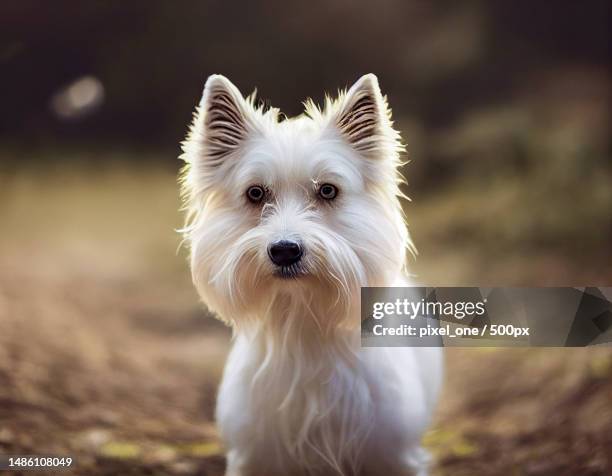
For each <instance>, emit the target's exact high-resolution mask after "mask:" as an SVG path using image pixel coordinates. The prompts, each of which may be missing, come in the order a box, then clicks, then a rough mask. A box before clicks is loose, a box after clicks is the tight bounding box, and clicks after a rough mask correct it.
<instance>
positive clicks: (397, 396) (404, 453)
mask: <svg viewBox="0 0 612 476" xmlns="http://www.w3.org/2000/svg"><path fill="white" fill-rule="evenodd" d="M305 107H306V110H305V114H303V115H302V116H300V117H297V118H293V119H285V118H284V116H282V115H280V114H279V111H278V110H277V109H274V108H271V109H268V110H267V111H266V110H264V109H263V108H262V107H256V106H255V105H254V97H253V96H251V97H249V98H247V99H244V97H243V96H242V95H241V94H240V92H239V91H238V89H237V88H236V87H235V86H234V85H233V84H232V83H231V82H230V81H229V80H227V79H226V78H224V77H223V76H219V75H214V76H211V77H210V78H209V79H208V81H207V82H206V86H205V88H204V95H203V97H202V100H201V102H200V105H199V107H198V109H197V110H196V113H195V117H194V121H193V125H192V127H191V130H190V133H189V135H188V137H187V139H186V141H185V142H184V143H183V151H184V154H183V156H182V158H183V159H184V160H185V162H186V166H185V170H184V175H183V193H184V200H185V206H186V209H187V214H188V218H187V225H186V228H185V230H184V232H185V237H186V240H187V242H188V243H189V244H190V248H191V268H192V276H193V281H194V283H195V286H196V288H197V290H198V292H199V294H200V296H201V297H202V299H203V300H204V302H205V303H206V304H207V305H208V307H209V308H210V309H211V310H212V311H214V312H215V313H216V314H217V315H218V316H219V318H220V319H222V320H223V321H225V322H227V323H228V324H230V325H231V326H232V328H233V330H234V346H233V349H232V351H231V354H230V356H229V360H228V362H227V365H226V368H225V373H224V377H223V382H222V384H221V388H220V392H219V398H218V404H217V420H218V424H219V427H220V431H221V435H222V438H223V440H224V443H225V444H226V446H227V473H226V474H227V475H228V476H281V475H282V476H288V475H347V476H348V475H360V476H363V475H384V476H394V475H397V476H399V475H402V476H403V475H413V474H417V475H424V474H426V473H427V464H426V462H427V455H426V453H425V451H424V450H423V449H422V448H421V447H420V440H421V437H422V434H423V431H424V430H425V429H426V427H427V426H428V424H429V421H430V418H431V414H432V410H433V407H434V405H435V401H436V398H437V393H438V388H439V384H440V380H441V374H442V356H441V353H440V350H439V349H433V348H363V349H362V348H361V347H360V338H359V336H360V334H359V324H360V312H359V301H360V287H361V286H398V285H399V286H402V285H406V281H404V279H403V277H402V276H403V274H402V273H403V270H404V262H405V253H406V249H407V248H408V247H410V246H411V242H410V238H409V236H408V232H407V229H406V225H405V223H404V218H403V213H402V208H401V205H400V201H399V198H400V197H401V192H400V190H399V185H400V183H401V176H400V174H399V173H398V170H397V167H398V165H399V164H400V161H399V154H400V152H401V151H402V144H401V142H400V136H399V134H398V133H397V132H396V131H395V130H394V129H393V127H392V122H391V116H390V111H389V109H388V106H387V102H386V98H385V97H383V96H382V94H381V92H380V89H379V87H378V81H377V79H376V77H375V76H374V75H372V74H369V75H366V76H363V77H362V78H361V79H359V81H357V83H356V84H355V85H354V86H353V87H351V88H350V90H348V92H345V93H342V94H340V96H339V97H338V98H337V99H335V100H332V99H330V98H327V100H326V102H325V106H324V107H323V108H322V109H318V108H317V107H316V106H315V105H314V104H313V103H312V101H308V102H307V103H306V104H305Z"/></svg>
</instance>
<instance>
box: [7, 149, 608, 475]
mask: <svg viewBox="0 0 612 476" xmlns="http://www.w3.org/2000/svg"><path fill="white" fill-rule="evenodd" d="M95 159H96V160H92V163H95V164H98V166H95V167H94V166H89V167H88V168H85V167H82V166H75V165H70V164H69V163H68V164H63V165H61V164H60V165H57V164H55V165H45V166H43V165H23V166H19V167H17V168H14V169H5V170H4V171H2V172H0V223H1V227H2V233H1V234H0V452H2V453H13V454H17V453H19V454H45V453H46V454H71V455H74V456H75V457H76V458H77V462H78V464H77V466H76V469H74V471H73V474H87V475H90V474H91V475H111V474H121V475H163V474H168V475H181V474H185V475H194V474H199V475H206V476H216V475H221V474H223V467H224V462H223V456H222V454H223V453H222V448H221V447H220V446H219V443H218V440H217V437H216V432H215V428H214V423H213V421H212V414H213V405H214V399H215V392H216V386H217V383H218V381H219V378H220V375H221V370H222V365H223V361H224V358H225V355H226V353H227V349H228V345H229V340H230V332H229V331H228V329H226V328H225V327H223V326H222V325H221V324H219V323H218V322H217V321H216V320H214V319H212V318H210V317H209V316H207V315H206V313H205V311H204V310H203V307H202V306H201V305H200V304H199V303H198V299H197V296H196V294H195V292H194V290H193V289H192V286H191V283H190V278H189V274H188V270H187V264H186V253H185V251H184V250H181V249H179V242H180V238H179V236H178V234H177V233H175V232H174V229H175V228H177V227H179V226H180V221H181V220H180V216H179V214H178V213H177V208H178V198H177V190H176V185H175V171H174V170H167V169H164V168H162V167H160V166H157V165H153V166H151V167H150V168H147V167H148V165H147V164H148V163H149V162H148V161H147V160H145V159H143V160H141V161H140V162H139V166H138V168H137V167H135V166H131V167H127V166H124V165H112V160H111V163H109V161H108V160H106V158H105V157H95ZM118 163H119V162H118ZM152 163H155V161H153V162H152ZM102 164H103V165H102ZM608 188H609V187H608ZM524 190H532V192H531V194H530V193H527V194H525V192H524ZM601 190H604V192H602V193H604V196H603V197H600V198H599V200H600V201H601V202H602V203H609V198H610V197H609V191H606V190H608V189H607V188H602V189H601ZM537 193H538V192H537V190H535V189H531V188H530V187H528V186H526V184H525V183H524V182H518V181H513V180H512V179H511V178H508V179H507V180H506V181H505V182H504V185H503V187H500V186H499V184H496V183H491V184H489V185H488V188H484V189H483V186H482V185H480V186H479V187H470V184H469V183H468V184H456V185H455V186H453V187H451V188H447V189H444V190H441V191H440V193H439V194H438V193H435V194H429V195H427V196H424V197H422V199H418V197H415V201H414V202H412V203H411V204H410V205H408V208H407V213H408V217H409V221H410V224H411V229H412V230H413V235H414V238H415V241H416V244H417V246H418V248H419V250H420V255H419V257H418V259H416V261H415V262H414V263H413V269H414V270H415V273H416V274H417V276H418V279H420V280H421V281H422V282H426V283H428V284H466V285H470V284H473V285H475V284H482V285H492V284H496V285H511V284H523V285H572V284H576V285H577V284H580V283H588V284H592V285H604V284H608V285H610V283H612V266H611V263H612V259H611V255H610V250H609V242H608V241H607V240H608V239H609V235H606V234H605V233H610V230H609V229H608V228H606V227H608V226H609V223H607V222H606V221H605V219H604V220H603V223H602V220H601V218H602V216H601V215H593V213H590V212H589V211H588V210H587V208H586V207H585V203H583V202H581V201H580V200H579V199H577V198H576V197H575V196H566V195H565V192H563V193H559V195H558V196H555V197H553V198H552V199H551V200H553V201H554V203H555V206H554V208H553V209H551V210H549V209H547V208H546V205H545V204H544V203H543V202H542V200H541V197H540V196H538V195H537ZM595 199H597V197H587V198H586V199H584V201H585V202H588V201H590V200H595ZM527 208H529V209H530V210H536V211H537V216H538V219H537V221H536V220H534V219H533V218H529V217H530V216H531V215H525V214H521V213H518V212H517V210H524V209H527ZM500 210H503V211H505V213H500ZM510 211H512V212H510ZM604 213H606V212H604ZM577 216H580V220H581V227H582V229H585V228H587V229H590V230H592V231H594V232H593V233H589V235H592V236H589V237H586V238H585V237H584V236H583V234H581V233H583V232H580V234H579V232H575V233H576V234H575V235H572V233H574V229H575V228H576V226H575V222H574V221H573V220H575V219H576V217H577ZM606 216H607V215H603V217H604V218H605V217H606ZM530 220H531V221H530ZM589 227H590V228H589ZM534 236H544V237H545V238H544V242H542V243H539V242H537V240H536V239H535V238H533V237H534ZM551 236H563V237H565V239H566V241H563V242H561V243H557V242H554V241H550V240H549V241H546V237H551ZM581 240H582V241H581ZM606 243H607V244H606ZM177 250H178V251H177ZM447 364H448V371H447V381H446V386H445V389H444V393H443V398H442V401H441V404H440V407H439V411H438V413H437V416H436V421H435V425H434V426H433V428H432V429H431V431H430V432H429V433H428V434H427V435H426V438H425V444H426V445H427V446H428V447H429V448H430V449H431V450H432V452H433V453H434V454H435V455H436V465H435V469H434V473H433V474H434V475H438V476H442V475H444V476H446V475H449V476H472V475H496V476H497V475H550V476H552V475H554V476H559V475H593V476H595V475H609V474H612V460H611V458H612V348H610V347H607V348H606V347H602V348H589V349H449V350H448V351H447ZM13 474H14V473H13ZM28 474H34V473H28ZM36 474H40V473H36ZM63 474H68V473H63Z"/></svg>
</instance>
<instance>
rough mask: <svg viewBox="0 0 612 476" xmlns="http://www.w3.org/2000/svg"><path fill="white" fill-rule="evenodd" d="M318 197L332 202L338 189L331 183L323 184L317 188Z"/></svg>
mask: <svg viewBox="0 0 612 476" xmlns="http://www.w3.org/2000/svg"><path fill="white" fill-rule="evenodd" d="M319 195H320V197H321V198H323V199H324V200H333V199H334V198H336V195H338V189H337V188H336V186H335V185H332V184H331V183H324V184H323V185H321V186H320V187H319Z"/></svg>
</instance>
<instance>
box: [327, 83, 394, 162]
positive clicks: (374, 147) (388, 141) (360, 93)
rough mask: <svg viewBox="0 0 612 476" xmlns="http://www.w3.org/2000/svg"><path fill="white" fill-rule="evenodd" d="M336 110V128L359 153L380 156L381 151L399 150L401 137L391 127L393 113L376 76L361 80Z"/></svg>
mask: <svg viewBox="0 0 612 476" xmlns="http://www.w3.org/2000/svg"><path fill="white" fill-rule="evenodd" d="M336 106H337V109H336V111H335V114H334V118H333V120H334V121H335V125H336V127H337V128H338V129H339V130H340V133H341V134H342V135H343V136H344V138H345V139H346V140H347V141H348V142H349V144H351V145H352V146H353V147H354V148H355V150H357V151H358V152H360V153H362V154H364V155H365V156H377V155H379V153H380V151H381V148H385V147H387V146H393V147H395V146H399V135H398V134H397V132H396V131H394V130H393V128H392V127H391V126H392V123H391V111H390V110H389V107H388V106H387V100H386V98H385V97H384V96H383V95H382V93H381V92H380V87H379V85H378V79H377V78H376V76H375V75H374V74H366V75H364V76H362V77H361V78H359V80H358V81H357V82H356V83H355V84H354V85H353V86H352V87H351V88H350V89H349V90H348V91H347V92H346V94H344V95H341V96H340V97H339V98H338V102H337V105H336Z"/></svg>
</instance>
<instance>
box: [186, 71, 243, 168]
mask: <svg viewBox="0 0 612 476" xmlns="http://www.w3.org/2000/svg"><path fill="white" fill-rule="evenodd" d="M253 114H254V111H253V107H252V105H251V104H250V103H249V102H248V101H247V100H245V99H244V98H243V96H242V94H241V93H240V91H239V90H238V88H236V86H234V85H233V84H232V83H231V81H230V80H229V79H227V78H226V77H224V76H221V75H219V74H214V75H212V76H210V77H209V78H208V79H207V81H206V85H205V86H204V93H203V95H202V100H201V101H200V105H199V107H198V109H197V111H196V114H195V117H194V121H193V125H192V127H191V131H190V133H189V136H188V138H187V140H186V142H185V144H184V148H185V146H186V147H187V148H191V149H192V152H195V153H196V154H197V156H198V157H197V160H198V161H204V162H206V165H207V166H209V167H211V166H218V165H221V164H222V163H223V162H224V161H225V159H226V158H227V157H228V156H230V155H232V154H233V153H235V152H237V151H238V150H239V149H240V146H241V145H242V144H243V142H244V141H245V140H246V139H247V138H248V136H249V134H251V133H252V132H254V121H253V117H252V116H253ZM193 149H195V150H193ZM186 152H187V151H186ZM193 159H194V158H193V157H192V158H191V160H192V162H193Z"/></svg>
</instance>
